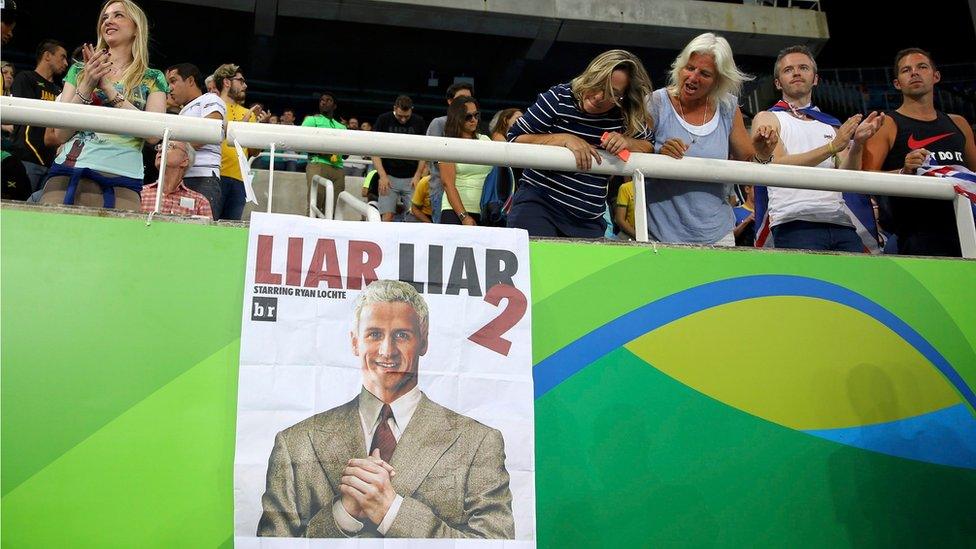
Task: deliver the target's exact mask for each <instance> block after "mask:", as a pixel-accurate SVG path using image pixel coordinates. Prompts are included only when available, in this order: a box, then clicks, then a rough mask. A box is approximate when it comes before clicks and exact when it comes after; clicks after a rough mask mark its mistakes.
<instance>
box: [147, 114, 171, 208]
mask: <svg viewBox="0 0 976 549" xmlns="http://www.w3.org/2000/svg"><path fill="white" fill-rule="evenodd" d="M160 147H162V151H160V152H161V153H162V156H161V157H160V159H159V178H158V179H157V180H156V205H155V206H154V207H153V211H152V212H150V214H149V217H148V218H146V226H148V225H149V224H150V223H152V218H153V216H154V215H156V214H158V213H159V207H160V205H162V203H163V186H164V185H165V184H166V183H165V182H166V156H167V155H168V154H169V128H166V129H164V130H163V140H162V142H161V143H160Z"/></svg>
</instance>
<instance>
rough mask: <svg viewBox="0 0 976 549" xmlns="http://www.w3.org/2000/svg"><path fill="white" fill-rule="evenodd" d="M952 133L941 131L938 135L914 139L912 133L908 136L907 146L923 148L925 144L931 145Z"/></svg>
mask: <svg viewBox="0 0 976 549" xmlns="http://www.w3.org/2000/svg"><path fill="white" fill-rule="evenodd" d="M950 135H952V133H943V134H939V135H934V136H932V137H929V138H926V139H915V136H914V135H909V136H908V148H909V149H924V148H925V147H926V146H927V145H931V144H932V143H935V142H936V141H938V140H940V139H944V138H946V137H949V136H950Z"/></svg>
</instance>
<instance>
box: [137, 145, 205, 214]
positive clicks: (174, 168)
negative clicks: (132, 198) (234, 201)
mask: <svg viewBox="0 0 976 549" xmlns="http://www.w3.org/2000/svg"><path fill="white" fill-rule="evenodd" d="M156 151H157V152H156V169H160V165H161V163H162V161H163V145H162V143H160V144H159V145H156ZM195 156H196V151H195V150H194V149H193V145H191V144H189V143H184V142H182V141H170V142H169V151H168V152H167V153H166V173H165V174H163V177H165V178H166V180H165V181H163V199H162V201H161V202H160V204H159V213H164V214H167V215H186V216H193V217H206V218H207V219H212V218H213V212H212V211H211V210H210V203H209V202H208V201H207V197H205V196H203V195H202V194H200V193H198V192H196V191H193V190H190V189H189V188H188V187H187V186H186V185H185V184H184V180H183V175H184V174H185V173H186V171H187V170H188V169H189V168H190V167H192V166H193V165H194V160H195V159H194V157H195ZM158 190H159V183H151V184H149V185H146V186H144V187H143V188H142V212H143V213H149V212H152V211H154V210H155V209H156V192H157V191H158Z"/></svg>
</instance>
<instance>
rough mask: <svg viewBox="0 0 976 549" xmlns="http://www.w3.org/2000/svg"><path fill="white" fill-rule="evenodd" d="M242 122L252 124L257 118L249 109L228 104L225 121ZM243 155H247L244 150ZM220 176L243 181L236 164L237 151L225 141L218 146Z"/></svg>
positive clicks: (231, 144) (239, 168)
mask: <svg viewBox="0 0 976 549" xmlns="http://www.w3.org/2000/svg"><path fill="white" fill-rule="evenodd" d="M242 120H246V121H247V122H254V121H255V120H257V117H256V116H254V113H252V112H251V111H250V109H246V108H244V107H242V106H241V105H237V104H231V103H228V104H227V121H228V122H240V121H242ZM244 153H245V154H248V151H247V149H244ZM245 160H246V159H245ZM220 175H221V176H224V177H233V178H234V179H236V180H238V181H244V176H242V175H241V167H240V165H239V164H238V163H237V150H235V149H234V144H233V143H228V142H227V141H224V142H223V143H221V144H220Z"/></svg>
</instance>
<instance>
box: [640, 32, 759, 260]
mask: <svg viewBox="0 0 976 549" xmlns="http://www.w3.org/2000/svg"><path fill="white" fill-rule="evenodd" d="M752 78H753V77H751V76H749V75H747V74H744V73H742V72H741V71H740V70H739V69H738V67H736V65H735V60H734V59H733V58H732V48H731V47H730V46H729V43H728V41H726V40H725V38H722V37H721V36H716V35H714V34H712V33H710V32H709V33H705V34H701V35H699V36H697V37H695V38H694V39H692V41H691V42H689V43H688V44H687V45H686V46H685V47H684V49H683V50H682V51H681V53H679V54H678V57H677V58H676V59H675V60H674V62H673V63H672V64H671V72H670V73H669V75H668V85H667V86H666V87H664V88H661V89H658V90H655V91H654V93H653V94H651V95H650V96H649V97H648V113H649V115H650V117H651V120H652V122H653V124H654V135H655V151H656V152H658V153H660V154H664V155H667V156H670V157H672V158H679V159H680V158H683V157H685V156H693V157H697V158H715V159H720V160H727V159H729V158H732V159H734V160H744V161H750V160H752V161H757V162H759V163H769V162H770V161H771V160H772V154H773V148H774V147H775V146H776V143H777V142H778V136H777V135H776V133H775V132H771V131H770V128H768V127H757V128H756V129H755V131H754V134H753V138H752V139H750V138H749V133H748V132H747V131H746V126H745V122H744V121H743V118H742V111H741V110H740V109H739V107H738V99H737V97H736V96H737V95H738V93H739V91H740V89H741V87H742V83H743V82H744V81H745V80H751V79H752ZM645 183H646V187H645V188H646V191H647V213H648V216H647V231H648V233H649V236H650V237H651V239H652V240H656V241H659V242H671V243H685V244H714V245H718V246H735V235H734V232H733V229H734V225H735V215H734V214H733V212H732V206H731V205H730V204H729V202H728V196H729V194H730V190H731V186H730V185H721V184H715V183H711V182H704V181H702V182H697V181H695V182H691V181H673V180H667V179H656V178H648V179H647V180H646V181H645Z"/></svg>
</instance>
